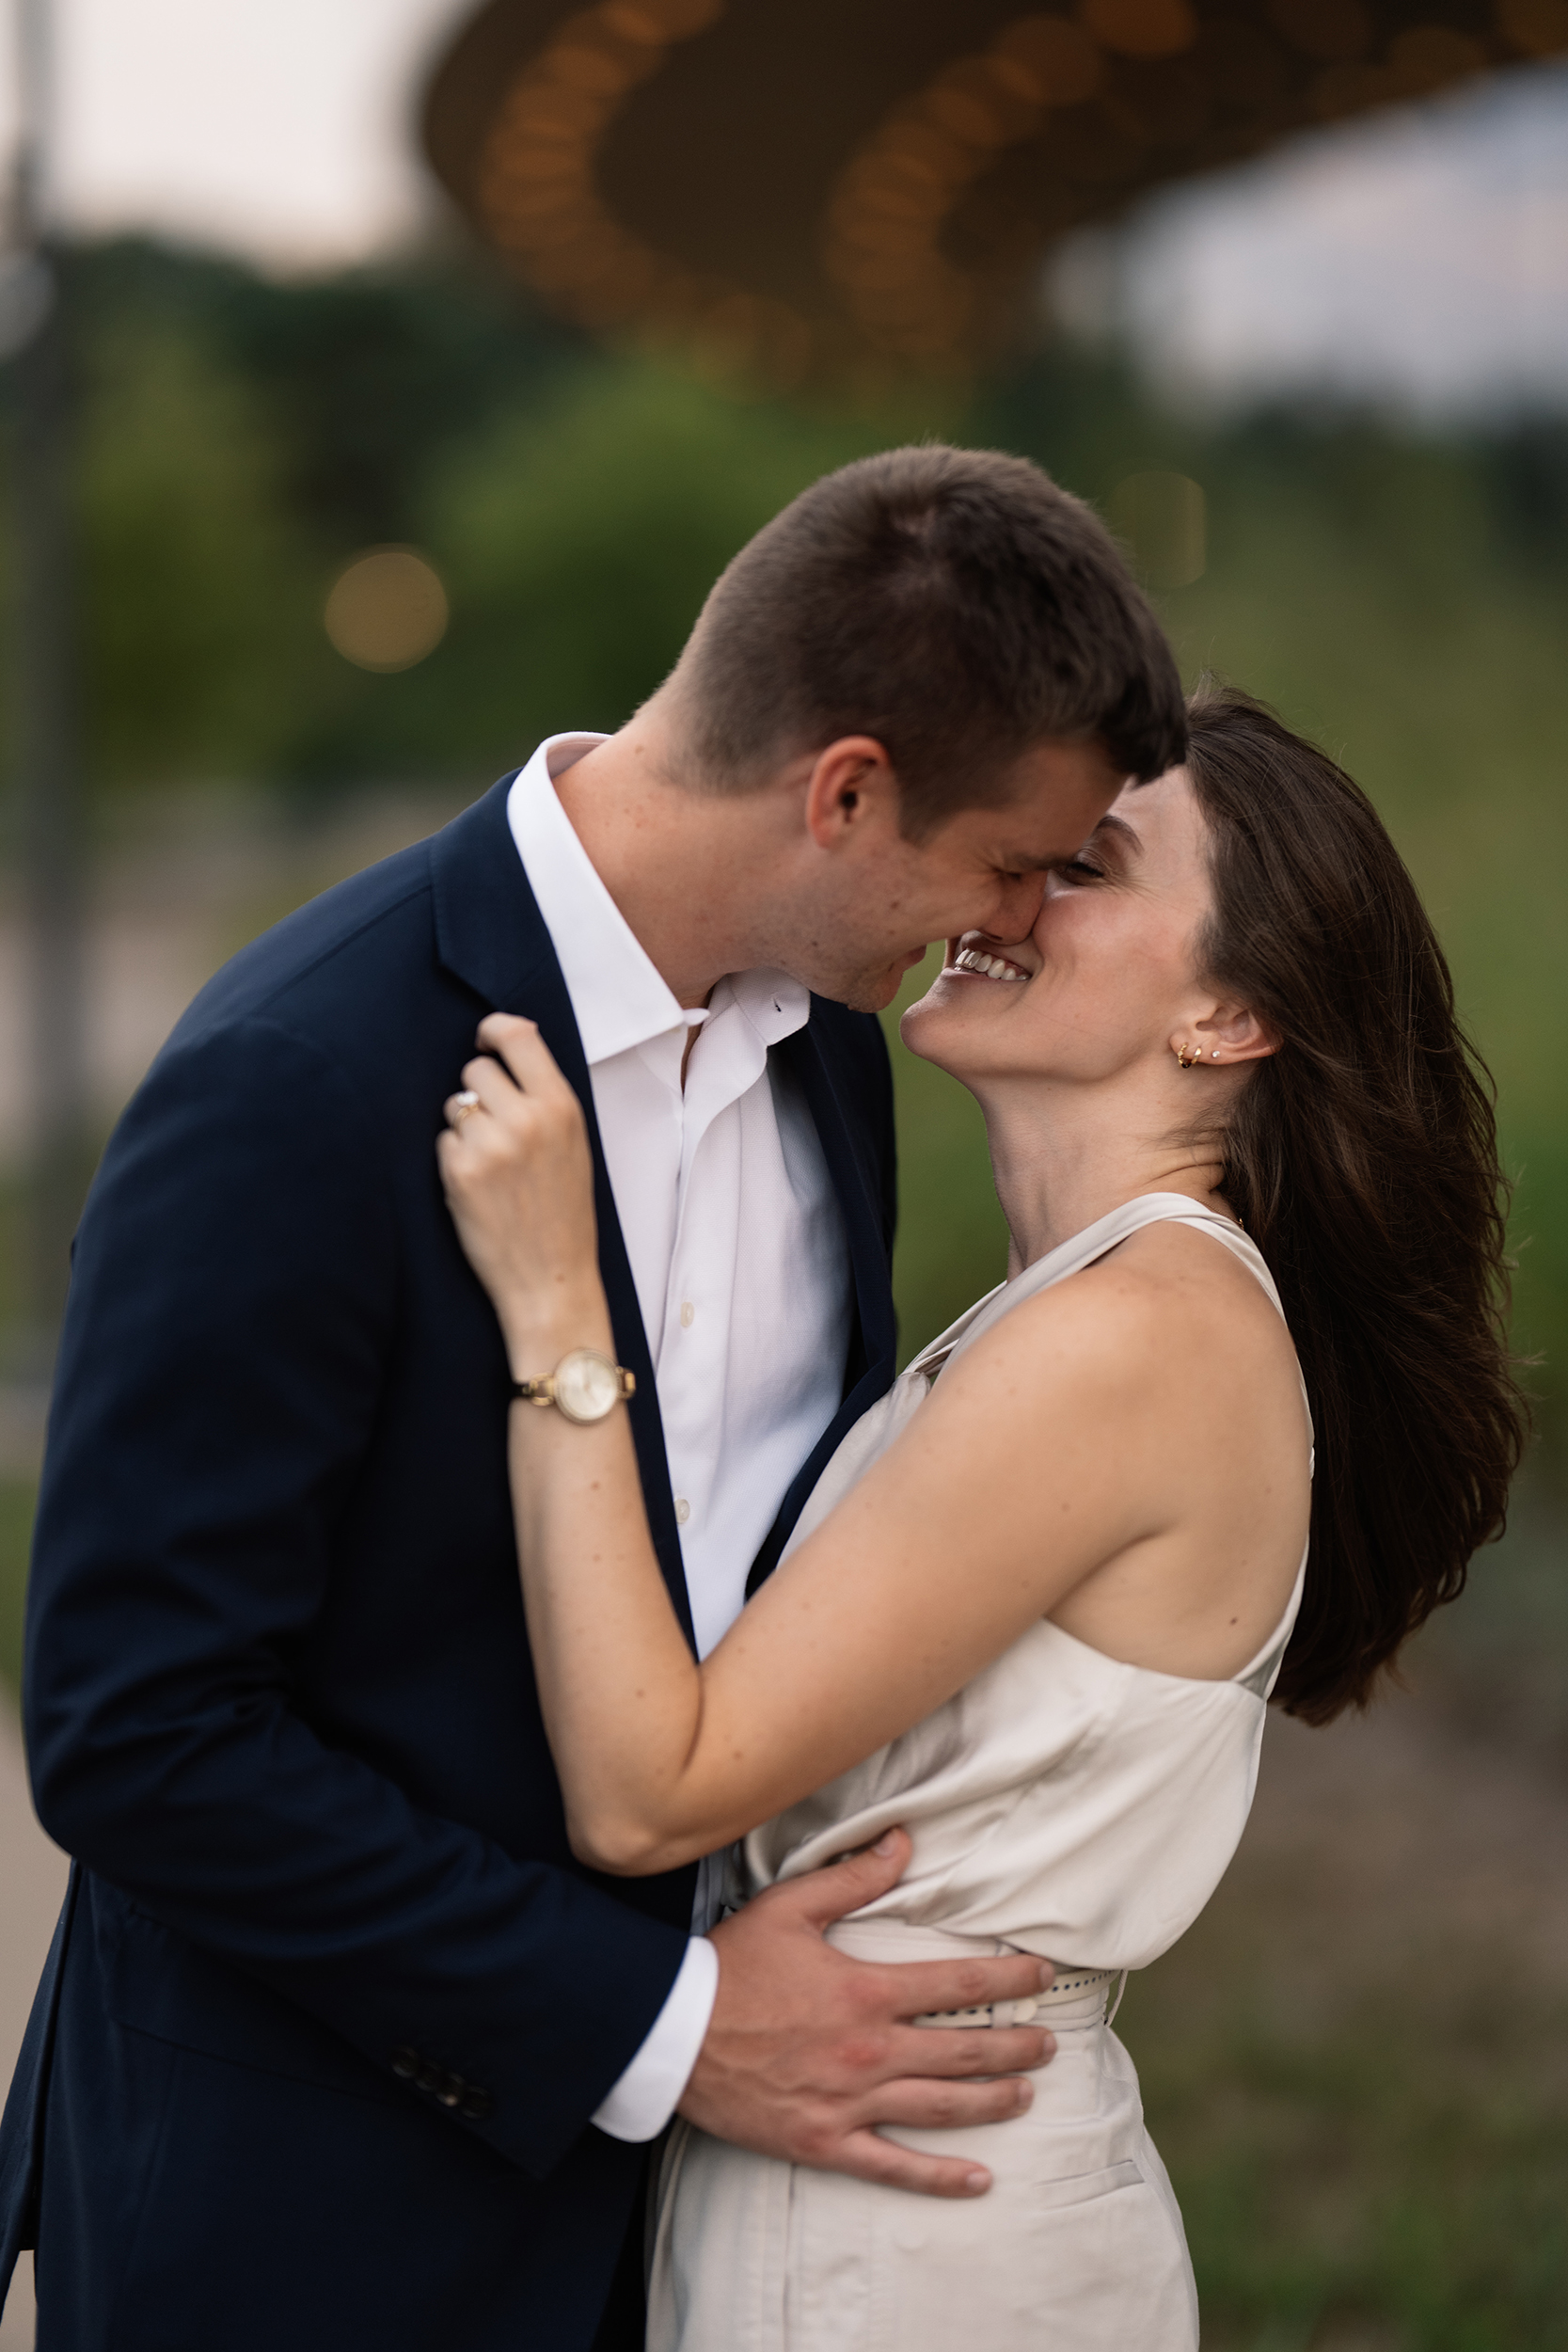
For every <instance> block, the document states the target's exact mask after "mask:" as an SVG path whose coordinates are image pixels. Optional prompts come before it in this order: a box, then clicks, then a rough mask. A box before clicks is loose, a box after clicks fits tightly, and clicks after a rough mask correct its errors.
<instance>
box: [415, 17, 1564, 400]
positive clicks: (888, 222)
mask: <svg viewBox="0 0 1568 2352" xmlns="http://www.w3.org/2000/svg"><path fill="white" fill-rule="evenodd" d="M1560 53H1568V0H1449V4H1448V5H1444V4H1443V0H1414V4H1413V5H1406V4H1405V0H1080V5H1079V6H1078V7H1076V8H1070V9H1069V8H1062V9H1058V10H1054V11H1049V12H1035V13H1026V12H1021V10H1020V9H1019V8H1018V7H1017V5H1016V0H599V5H596V6H593V7H589V8H580V7H571V6H567V5H563V0H488V5H487V6H485V7H483V8H481V9H480V10H479V11H478V13H477V14H476V15H475V16H473V17H472V18H471V19H470V20H469V22H468V23H467V24H466V25H465V26H464V28H463V29H462V30H461V31H460V33H459V34H458V36H457V38H456V39H455V40H453V42H452V43H451V47H450V49H449V50H448V52H447V54H446V56H444V57H443V58H442V60H441V61H440V63H439V65H438V67H437V69H436V72H435V74H434V76H433V78H432V81H431V84H430V87H429V91H428V94H427V99H426V108H425V139H426V145H427V149H428V152H429V154H430V158H431V160H432V162H433V164H434V165H435V167H436V172H437V173H438V175H439V176H440V178H441V179H442V181H443V182H444V183H445V184H446V186H447V187H448V188H449V190H450V191H451V195H452V196H453V197H454V199H456V201H457V203H458V205H459V206H460V207H461V209H462V210H463V212H464V213H465V214H467V216H468V218H469V220H470V221H471V222H472V223H473V225H474V226H475V228H476V229H477V230H479V232H480V233H481V235H482V236H483V237H484V238H485V239H486V240H487V241H488V242H489V243H490V244H492V245H493V246H496V247H497V248H498V249H499V251H500V252H501V253H502V254H503V255H504V256H505V257H506V259H507V261H508V262H509V263H510V264H511V266H512V267H513V268H514V269H515V271H516V273H517V274H518V276H519V277H520V278H523V279H524V280H526V281H527V282H528V283H529V284H530V285H531V286H532V287H533V288H534V289H535V290H536V291H537V292H538V293H539V294H541V295H543V296H544V297H545V298H546V301H548V302H549V303H551V304H552V305H553V306H555V307H556V308H557V309H559V310H562V311H563V312H565V313H566V314H568V315H569V316H571V317H573V318H575V319H577V320H578V321H579V322H581V323H582V324H583V325H585V326H589V327H592V328H594V329H598V330H601V331H606V332H612V333H613V332H619V333H622V334H626V333H630V334H641V335H645V336H650V337H656V338H665V339H668V340H672V341H685V342H692V343H696V344H700V345H704V346H705V347H706V348H707V349H708V350H709V351H710V352H711V353H713V354H714V355H716V356H718V357H720V358H727V359H729V360H730V361H732V362H733V363H734V364H735V365H736V366H737V367H739V368H741V369H743V370H745V371H747V372H750V373H752V374H755V375H760V376H762V377H765V378H767V379H769V380H771V381H773V382H775V383H778V384H781V385H788V384H791V383H796V382H800V381H801V380H804V379H808V378H818V379H825V378H839V379H843V378H844V377H846V376H849V377H862V378H870V379H873V380H875V379H877V378H879V377H885V376H890V375H894V374H896V373H901V372H904V371H906V370H911V369H922V370H926V371H929V372H934V373H967V372H968V371H970V370H972V369H973V368H974V367H975V366H976V365H978V364H981V363H982V362H983V361H984V360H985V359H986V358H989V357H990V356H991V355H992V354H993V353H994V352H995V351H996V350H997V349H998V348H999V347H1000V346H1001V345H1002V344H1004V343H1005V342H1006V340H1007V338H1008V336H1009V334H1010V333H1012V332H1013V331H1015V330H1016V326H1017V323H1018V322H1019V320H1020V319H1021V318H1022V316H1023V315H1024V313H1025V309H1026V303H1027V294H1028V289H1029V287H1030V285H1031V283H1032V281H1033V278H1034V275H1035V272H1036V269H1037V264H1038V262H1039V260H1040V257H1041V255H1042V253H1043V252H1044V250H1045V248H1046V247H1047V246H1049V245H1050V243H1051V242H1052V240H1053V239H1054V238H1055V237H1057V236H1059V235H1060V234H1061V233H1062V232H1063V231H1064V230H1068V229H1070V228H1073V227H1076V226H1078V225H1079V224H1080V223H1083V222H1086V221H1092V220H1097V219H1104V218H1108V217H1111V216H1113V215H1115V214H1117V212H1118V211H1119V210H1121V208H1123V207H1124V206H1125V205H1126V204H1127V202H1128V201H1129V199H1132V198H1133V197H1135V196H1138V195H1140V194H1141V193H1143V192H1144V191H1145V190H1147V189H1149V188H1152V187H1154V186H1156V185H1157V184H1159V183H1163V182H1167V181H1172V180H1177V179H1180V178H1184V177H1187V176H1189V175H1192V174H1195V173H1199V172H1206V171H1212V170H1214V169H1217V168H1218V167H1221V166H1224V165H1226V164H1229V163H1233V162H1236V161H1239V160H1241V159H1242V158H1243V157H1246V156H1250V155H1255V154H1258V153H1259V152H1260V151H1263V150H1265V149H1267V148H1269V147H1272V146H1274V145H1275V144H1276V143H1277V142H1278V141H1280V140H1282V139H1284V138H1287V137H1289V136H1290V135H1291V134H1292V133H1295V132H1298V131H1301V130H1305V129H1307V128H1310V127H1311V126H1313V125H1316V124H1321V123H1325V122H1332V121H1336V120H1338V119H1343V118H1345V117H1349V116H1352V115H1357V114H1362V113H1365V112H1367V111H1368V110H1370V109H1372V108H1375V107H1381V106H1387V105H1393V104H1398V103H1402V102H1405V101H1409V100H1411V99H1417V98H1421V97H1425V96H1427V95H1429V94H1431V93H1433V92H1434V91H1437V90H1440V89H1444V88H1447V87H1449V86H1451V85H1454V84H1458V83H1461V82H1465V81H1466V80H1469V79H1471V78H1473V77H1474V76H1476V75H1479V74H1482V73H1486V72H1492V71H1495V70H1497V68H1500V67H1506V66H1510V65H1515V66H1516V65H1519V64H1521V63H1523V62H1525V61H1526V60H1528V59H1529V58H1538V57H1544V56H1554V55H1557V54H1560Z"/></svg>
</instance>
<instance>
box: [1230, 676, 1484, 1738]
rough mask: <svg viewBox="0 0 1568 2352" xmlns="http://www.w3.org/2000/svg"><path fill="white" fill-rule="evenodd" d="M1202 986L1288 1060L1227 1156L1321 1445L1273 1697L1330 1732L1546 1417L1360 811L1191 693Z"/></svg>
mask: <svg viewBox="0 0 1568 2352" xmlns="http://www.w3.org/2000/svg"><path fill="white" fill-rule="evenodd" d="M1189 717H1190V725H1191V743H1190V749H1189V753H1188V769H1189V772H1190V774H1191V776H1192V780H1193V786H1194V789H1195V791H1196V796H1197V800H1198V803H1199V805H1200V806H1201V808H1202V810H1203V814H1204V817H1205V819H1206V821H1207V823H1208V826H1209V830H1210V834H1211V839H1212V849H1211V863H1212V877H1213V886H1214V908H1213V913H1212V916H1211V919H1210V923H1209V927H1208V930H1207V934H1206V936H1205V939H1204V941H1203V944H1202V951H1201V952H1202V960H1203V962H1204V965H1205V968H1206V975H1207V977H1209V978H1210V979H1211V980H1212V982H1213V983H1214V984H1215V985H1216V986H1217V987H1221V988H1223V989H1224V990H1225V992H1226V993H1227V995H1233V996H1235V997H1236V998H1238V999H1239V1000H1240V1001H1241V1002H1242V1003H1243V1004H1244V1005H1247V1006H1250V1007H1251V1009H1253V1010H1254V1011H1255V1012H1256V1013H1257V1014H1258V1015H1259V1018H1260V1019H1261V1020H1262V1021H1264V1022H1266V1023H1267V1024H1268V1025H1270V1027H1271V1028H1272V1029H1273V1030H1274V1031H1275V1034H1276V1036H1277V1037H1278V1039H1279V1041H1280V1044H1279V1051H1278V1052H1277V1053H1276V1054H1275V1055H1273V1056H1272V1057H1270V1058H1269V1059H1268V1060H1267V1061H1263V1062H1260V1063H1259V1064H1258V1066H1257V1070H1256V1073H1255V1074H1254V1076H1253V1078H1252V1080H1251V1081H1250V1083H1249V1085H1248V1086H1247V1088H1246V1089H1245V1091H1244V1092H1243V1094H1242V1096H1241V1098H1240V1100H1239V1102H1238V1103H1237V1104H1236V1105H1235V1107H1234V1109H1233V1111H1232V1114H1231V1116H1230V1119H1229V1121H1228V1123H1227V1129H1226V1133H1225V1136H1224V1138H1223V1148H1224V1152H1225V1162H1226V1174H1225V1180H1224V1190H1225V1194H1226V1198H1227V1200H1229V1202H1230V1204H1231V1206H1232V1207H1233V1208H1234V1209H1235V1210H1236V1212H1237V1213H1238V1215H1239V1216H1241V1217H1242V1218H1243V1221H1244V1223H1245V1226H1246V1229H1247V1231H1248V1232H1250V1233H1251V1234H1252V1236H1253V1238H1254V1239H1255V1241H1256V1242H1257V1243H1258V1246H1259V1248H1260V1249H1261V1250H1262V1252H1263V1255H1264V1257H1265V1258H1266V1259H1267V1260H1268V1263H1269V1266H1270V1269H1271V1271H1272V1273H1273V1275H1274V1278H1275V1281H1276V1282H1277V1284H1278V1285H1279V1292H1280V1296H1281V1298H1282V1299H1283V1301H1284V1304H1285V1312H1286V1315H1287V1318H1288V1320H1289V1322H1290V1326H1291V1333H1292V1335H1293V1337H1294V1339H1295V1343H1296V1348H1297V1352H1298V1354H1299V1356H1300V1358H1301V1366H1302V1373H1303V1375H1304V1377H1305V1379H1306V1382H1307V1392H1308V1394H1309V1396H1310V1398H1311V1403H1312V1413H1313V1419H1314V1421H1315V1422H1316V1427H1317V1452H1318V1459H1317V1477H1316V1482H1315V1485H1314V1490H1313V1500H1312V1543H1311V1550H1310V1553H1309V1555H1308V1562H1307V1590H1306V1595H1305V1597H1304V1599H1303V1602H1302V1608H1301V1614H1300V1617H1299V1619H1298V1621H1297V1624H1296V1629H1295V1632H1294V1634H1293V1635H1292V1637H1291V1645H1290V1648H1289V1650H1288V1651H1287V1653H1286V1658H1285V1664H1284V1668H1283V1671H1282V1672H1281V1675H1280V1677H1279V1681H1278V1684H1277V1686H1276V1689H1275V1698H1276V1699H1277V1700H1278V1702H1279V1704H1280V1705H1281V1706H1282V1707H1284V1708H1285V1709H1286V1710H1287V1711H1288V1712H1289V1713H1291V1714H1292V1715H1300V1716H1302V1717H1304V1718H1305V1719H1306V1721H1307V1722H1308V1723H1312V1724H1323V1723H1327V1722H1328V1721H1329V1720H1330V1719H1331V1718H1332V1717H1333V1716H1335V1715H1337V1714H1338V1713H1339V1711H1340V1710H1341V1709H1342V1708H1345V1707H1348V1706H1352V1705H1354V1706H1364V1705H1365V1704H1366V1702H1367V1700H1368V1698H1369V1697H1370V1694H1371V1692H1372V1689H1373V1686H1374V1684H1375V1682H1376V1681H1377V1678H1378V1676H1379V1673H1380V1671H1381V1670H1382V1669H1384V1668H1385V1667H1387V1666H1388V1665H1390V1664H1391V1663H1392V1661H1393V1660H1394V1658H1395V1656H1396V1654H1397V1652H1398V1651H1399V1649H1400V1646H1401V1645H1402V1643H1403V1642H1404V1641H1405V1640H1406V1639H1407V1637H1408V1636H1409V1635H1410V1634H1412V1633H1414V1632H1415V1630H1416V1629H1417V1628H1418V1626H1420V1625H1421V1624H1423V1623H1424V1622H1425V1620H1426V1618H1427V1617H1428V1616H1429V1615H1430V1614H1431V1613H1432V1611H1433V1609H1435V1608H1436V1607H1437V1606H1438V1605H1439V1603H1441V1602H1443V1601H1448V1600H1452V1599H1454V1598H1455V1597H1457V1596H1458V1594H1459V1593H1460V1592H1462V1591H1463V1589H1464V1585H1465V1573H1466V1569H1467V1567H1468V1565H1469V1561H1470V1556H1471V1554H1472V1552H1474V1550H1475V1549H1476V1548H1477V1546H1478V1545H1480V1544H1483V1543H1485V1542H1486V1541H1487V1540H1488V1539H1489V1538H1491V1537H1493V1536H1495V1535H1497V1534H1500V1533H1501V1532H1502V1527H1503V1523H1504V1518H1505V1513H1506V1508H1507V1500H1508V1490H1509V1485H1510V1482H1511V1480H1512V1478H1513V1472H1514V1470H1516V1468H1517V1467H1518V1462H1519V1457H1520V1454H1521V1452H1522V1449H1523V1445H1524V1439H1525V1433H1526V1427H1527V1419H1526V1411H1525V1406H1524V1403H1523V1400H1522V1396H1521V1392H1520V1390H1519V1388H1518V1385H1517V1382H1516V1380H1515V1377H1514V1373H1513V1362H1512V1359H1511V1358H1510V1355H1509V1349H1508V1337H1507V1326H1506V1315H1507V1306H1508V1259H1507V1256H1506V1254H1505V1249H1506V1245H1505V1217H1506V1208H1507V1197H1508V1187H1507V1184H1506V1183H1505V1180H1504V1177H1503V1172H1502V1168H1501V1167H1500V1165H1499V1163H1498V1159H1497V1128H1496V1123H1495V1120H1494V1117H1493V1106H1492V1087H1491V1081H1490V1077H1489V1075H1488V1073H1487V1071H1486V1069H1485V1066H1484V1064H1483V1063H1482V1062H1481V1060H1480V1058H1479V1057H1478V1056H1477V1055H1476V1053H1475V1051H1474V1049H1473V1048H1472V1047H1471V1045H1470V1043H1469V1041H1468V1040H1467V1039H1466V1037H1465V1032H1464V1030H1463V1029H1462V1028H1461V1026H1460V1025H1459V1022H1458V1020H1457V1018H1456V1015H1455V1012H1454V1001H1453V982H1452V980H1451V978H1450V977H1449V967H1448V964H1447V961H1445V959H1444V955H1443V951H1442V949H1441V947H1440V946H1438V944H1437V937H1436V934H1435V932H1434V931H1433V928H1432V925H1431V923H1430V921H1429V920H1428V918H1427V914H1426V910H1425V909H1424V907H1423V906H1422V905H1421V902H1420V899H1419V898H1418V895H1417V891H1416V886H1415V884H1414V882H1412V881H1411V879H1410V876H1409V874H1408V873H1407V872H1406V870H1405V867H1404V864H1403V861H1402V858H1401V857H1400V854H1399V852H1398V850H1396V849H1395V848H1394V845H1393V843H1392V842H1391V841H1390V839H1389V838H1388V835H1387V834H1386V832H1385V830H1384V827H1383V824H1382V821H1381V819H1380V818H1379V817H1378V815H1377V812H1376V810H1375V809H1374V808H1373V807H1372V804H1371V803H1370V801H1369V800H1368V798H1367V796H1366V794H1365V793H1364V792H1362V791H1361V789H1360V788H1359V787H1358V786H1356V785H1355V784H1354V783H1353V782H1352V781H1351V779H1350V777H1349V776H1347V775H1346V774H1345V773H1344V771H1343V770H1342V769H1340V768H1338V767H1337V766H1336V765H1335V763H1334V761H1333V760H1331V759H1330V758H1329V757H1328V756H1327V755H1326V754H1325V753H1323V752H1321V751H1319V750H1318V749H1317V748H1316V746H1315V745H1313V744H1311V743H1308V742H1306V741H1304V740H1303V739H1302V738H1301V737H1300V736H1298V735H1293V734H1292V733H1291V730H1290V728H1289V727H1287V726H1286V725H1284V723H1282V722H1281V721H1280V720H1279V719H1277V718H1276V717H1275V714H1274V713H1273V711H1271V710H1269V709H1267V708H1266V707H1264V706H1263V705H1262V704H1260V703H1257V702H1255V701H1253V700H1252V699H1251V697H1250V696H1248V695H1245V694H1242V693H1239V692H1237V691H1234V690H1233V689H1230V688H1224V687H1218V686H1214V685H1212V684H1210V685H1206V686H1204V687H1203V688H1201V689H1200V690H1199V691H1198V692H1197V693H1196V695H1195V696H1194V697H1193V700H1192V703H1191V706H1190V711H1189Z"/></svg>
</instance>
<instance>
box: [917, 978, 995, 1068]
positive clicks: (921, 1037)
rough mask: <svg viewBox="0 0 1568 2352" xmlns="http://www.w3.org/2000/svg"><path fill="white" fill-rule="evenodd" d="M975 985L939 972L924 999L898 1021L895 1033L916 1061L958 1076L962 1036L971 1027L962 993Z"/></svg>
mask: <svg viewBox="0 0 1568 2352" xmlns="http://www.w3.org/2000/svg"><path fill="white" fill-rule="evenodd" d="M979 985H980V983H979V982H976V981H969V980H961V979H956V978H955V977H953V976H952V974H951V973H948V972H942V973H940V974H939V975H938V977H936V978H935V979H934V980H933V981H932V983H931V985H930V987H929V988H928V989H927V992H926V993H925V995H924V996H917V997H916V999H915V1001H914V1003H913V1004H912V1005H911V1006H910V1007H909V1009H908V1010H907V1011H906V1012H905V1013H904V1014H903V1015H902V1016H901V1018H900V1020H899V1023H898V1034H899V1037H900V1038H901V1039H902V1040H903V1042H904V1044H905V1046H906V1047H907V1048H908V1050H909V1052H910V1053H911V1054H913V1055H914V1056H915V1057H916V1058H917V1060H920V1061H928V1062H935V1064H936V1065H937V1068H938V1069H939V1070H945V1071H947V1072H949V1073H950V1074H951V1075H952V1076H953V1077H955V1078H956V1077H958V1075H959V1074H960V1073H959V1070H958V1064H959V1063H961V1062H962V1061H963V1060H964V1059H965V1055H964V1050H963V1041H964V1034H965V1032H966V1030H968V1029H969V1027H970V1026H971V1023H970V1021H969V1019H968V1018H967V1017H966V1008H965V1006H964V1004H963V1002H962V993H963V992H964V991H966V990H968V989H971V988H974V987H977V986H979Z"/></svg>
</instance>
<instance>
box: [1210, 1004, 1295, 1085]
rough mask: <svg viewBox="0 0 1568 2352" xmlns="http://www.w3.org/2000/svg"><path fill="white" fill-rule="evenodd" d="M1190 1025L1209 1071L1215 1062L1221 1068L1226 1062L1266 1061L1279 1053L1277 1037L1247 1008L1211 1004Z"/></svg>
mask: <svg viewBox="0 0 1568 2352" xmlns="http://www.w3.org/2000/svg"><path fill="white" fill-rule="evenodd" d="M1192 1031H1193V1035H1194V1037H1195V1038H1196V1041H1197V1043H1198V1045H1199V1047H1200V1048H1201V1050H1202V1058H1203V1060H1204V1062H1205V1063H1206V1064H1207V1065H1208V1066H1209V1067H1210V1068H1211V1069H1212V1068H1213V1066H1214V1064H1215V1063H1216V1062H1217V1063H1218V1064H1219V1065H1220V1067H1221V1069H1224V1068H1225V1066H1226V1065H1227V1063H1229V1062H1239V1061H1267V1059H1268V1057H1269V1056H1270V1055H1271V1054H1277V1053H1278V1051H1279V1047H1280V1040H1279V1037H1278V1036H1277V1034H1276V1033H1275V1030H1274V1029H1272V1028H1271V1027H1270V1026H1269V1024H1268V1023H1267V1022H1266V1021H1262V1020H1260V1019H1259V1016H1258V1014H1257V1013H1255V1012H1254V1011H1253V1010H1252V1009H1251V1007H1250V1006H1249V1005H1234V1004H1218V1005H1213V1006H1212V1007H1211V1008H1210V1009H1209V1011H1208V1012H1207V1013H1205V1014H1204V1015H1203V1016H1202V1017H1201V1018H1200V1019H1198V1020H1196V1021H1195V1022H1193V1024H1192Z"/></svg>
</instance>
